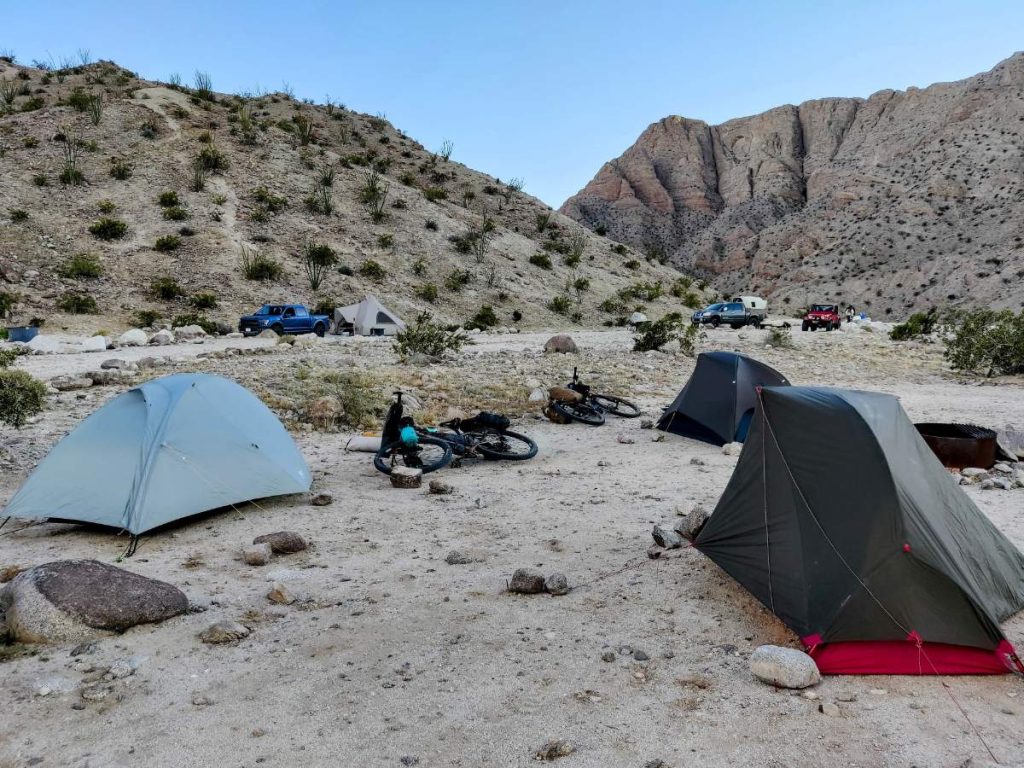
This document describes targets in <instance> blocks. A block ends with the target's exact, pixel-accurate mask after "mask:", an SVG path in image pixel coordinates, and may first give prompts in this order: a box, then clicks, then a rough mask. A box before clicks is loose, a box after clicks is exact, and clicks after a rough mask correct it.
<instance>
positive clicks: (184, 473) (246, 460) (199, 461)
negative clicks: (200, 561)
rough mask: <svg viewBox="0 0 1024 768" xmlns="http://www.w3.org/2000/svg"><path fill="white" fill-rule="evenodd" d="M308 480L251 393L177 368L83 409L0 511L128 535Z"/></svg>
mask: <svg viewBox="0 0 1024 768" xmlns="http://www.w3.org/2000/svg"><path fill="white" fill-rule="evenodd" d="M309 486H310V473H309V468H308V467H307V466H306V462H305V460H303V458H302V455H301V454H300V453H299V451H298V448H296V446H295V443H294V441H293V440H292V438H291V436H290V435H289V434H288V432H287V431H285V428H284V427H283V426H282V424H281V422H280V421H278V419H277V417H275V416H274V414H273V413H271V412H270V409H268V408H267V407H266V406H265V405H264V404H263V403H262V402H260V400H259V399H258V398H257V397H256V396H255V395H253V394H252V393H251V392H249V391H248V390H247V389H245V388H244V387H242V386H240V385H238V384H236V383H235V382H233V381H231V380H230V379H225V378H221V377H220V376H211V375H207V374H177V375H174V376H166V377H164V378H161V379H155V380H153V381H149V382H146V383H145V384H142V385H141V386H138V387H136V388H134V389H131V390H129V391H127V392H125V393H124V394H122V395H120V396H119V397H117V398H115V399H114V400H111V401H110V402H109V403H107V404H106V405H104V406H103V407H102V408H100V409H99V410H98V411H96V412H95V413H94V414H92V415H91V416H89V417H88V418H87V419H86V420H85V421H83V422H82V423H81V424H80V425H79V426H78V427H77V428H76V429H75V430H74V431H73V432H72V433H71V434H69V435H68V436H67V437H65V438H64V439H63V440H61V441H60V443H58V444H57V446H56V447H55V448H54V449H53V450H52V451H50V454H49V455H48V456H47V457H46V458H45V459H44V460H43V461H42V463H40V465H39V466H38V467H37V468H36V470H35V472H33V473H32V475H31V477H29V479H28V480H27V481H25V484H24V485H23V486H22V487H21V489H20V490H19V491H18V493H17V494H16V495H15V496H14V498H13V499H11V501H10V503H9V504H8V505H7V508H6V510H5V511H4V514H5V515H8V516H10V517H18V518H38V517H49V518H56V519H61V520H74V521H79V522H87V523H98V524H100V525H109V526H112V527H115V528H121V529H123V530H126V531H128V532H129V533H131V534H132V535H133V537H136V536H138V534H141V533H143V532H145V531H148V530H150V529H152V528H156V527H158V526H160V525H164V524H165V523H169V522H172V521H174V520H180V519H181V518H184V517H189V516H190V515H195V514H198V513H200V512H205V511H207V510H211V509H217V508H219V507H224V506H228V505H231V504H237V503H240V502H243V501H249V500H252V499H260V498H264V497H268V496H280V495H284V494H290V493H302V492H304V491H308V490H309ZM133 540H134V538H133Z"/></svg>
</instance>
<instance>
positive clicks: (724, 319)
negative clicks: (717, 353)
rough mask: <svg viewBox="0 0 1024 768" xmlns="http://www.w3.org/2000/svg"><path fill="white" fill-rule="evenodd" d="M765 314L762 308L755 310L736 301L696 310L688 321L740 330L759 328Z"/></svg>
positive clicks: (695, 323)
mask: <svg viewBox="0 0 1024 768" xmlns="http://www.w3.org/2000/svg"><path fill="white" fill-rule="evenodd" d="M766 314H767V313H766V311H765V310H764V308H763V307H762V308H756V309H755V308H752V307H749V306H747V304H746V303H744V302H743V301H741V300H739V299H737V300H735V301H726V302H722V303H719V304H712V305H711V306H709V307H706V308H705V309H701V310H698V311H697V312H694V313H693V316H692V317H691V318H690V320H691V322H692V323H693V324H694V325H710V326H711V327H712V328H717V327H718V326H720V325H728V326H730V327H732V328H742V327H743V326H745V325H753V326H755V327H760V325H761V321H762V320H764V318H765V316H766Z"/></svg>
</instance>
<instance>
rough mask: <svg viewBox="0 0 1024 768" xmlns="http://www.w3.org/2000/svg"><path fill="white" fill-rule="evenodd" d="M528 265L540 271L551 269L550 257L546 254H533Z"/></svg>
mask: <svg viewBox="0 0 1024 768" xmlns="http://www.w3.org/2000/svg"><path fill="white" fill-rule="evenodd" d="M530 263H531V264H533V266H535V267H540V268H541V269H551V257H550V256H548V255H547V254H546V253H539V252H538V253H535V254H533V256H531V257H530Z"/></svg>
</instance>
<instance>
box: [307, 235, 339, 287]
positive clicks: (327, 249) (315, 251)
mask: <svg viewBox="0 0 1024 768" xmlns="http://www.w3.org/2000/svg"><path fill="white" fill-rule="evenodd" d="M337 263H338V254H337V253H335V252H334V249H333V248H331V246H329V245H327V244H326V243H314V242H306V243H305V244H304V245H303V246H302V267H303V269H305V271H306V279H307V280H308V281H309V287H310V288H311V289H312V290H313V291H319V290H320V286H321V285H322V284H323V281H324V276H325V274H326V273H327V270H329V269H330V268H331V267H333V266H334V265H335V264H337Z"/></svg>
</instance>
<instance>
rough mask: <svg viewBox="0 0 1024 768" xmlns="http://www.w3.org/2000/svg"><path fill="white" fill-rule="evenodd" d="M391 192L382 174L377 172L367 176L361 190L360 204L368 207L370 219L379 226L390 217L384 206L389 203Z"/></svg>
mask: <svg viewBox="0 0 1024 768" xmlns="http://www.w3.org/2000/svg"><path fill="white" fill-rule="evenodd" d="M389 190H390V185H388V184H387V183H386V182H385V181H383V180H382V177H381V175H380V173H378V172H377V171H375V170H374V171H370V172H369V173H368V174H366V180H365V181H364V182H363V186H362V187H360V188H359V202H360V203H362V204H363V205H364V206H366V210H367V211H368V212H369V214H370V218H371V219H372V220H373V221H374V222H376V223H378V224H379V223H380V222H382V221H384V219H386V218H387V216H388V214H387V212H386V211H385V210H384V206H385V205H386V203H387V199H388V191H389Z"/></svg>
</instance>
